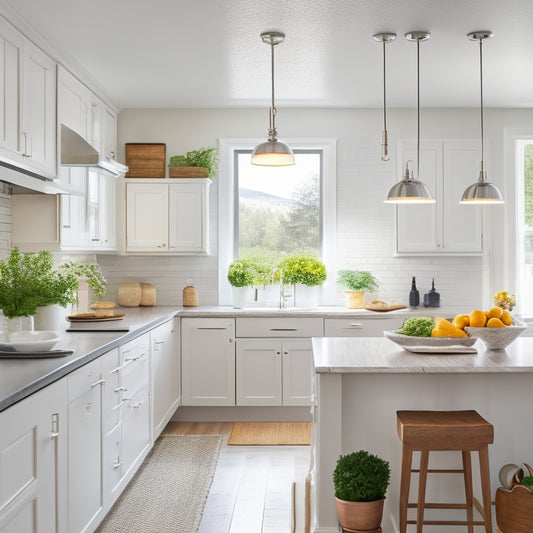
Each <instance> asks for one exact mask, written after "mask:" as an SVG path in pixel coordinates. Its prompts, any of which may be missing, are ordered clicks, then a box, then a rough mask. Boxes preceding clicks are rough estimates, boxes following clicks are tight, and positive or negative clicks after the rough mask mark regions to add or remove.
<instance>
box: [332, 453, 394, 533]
mask: <svg viewBox="0 0 533 533" xmlns="http://www.w3.org/2000/svg"><path fill="white" fill-rule="evenodd" d="M389 482H390V466H389V463H388V461H385V460H384V459H381V458H380V457H377V456H376V455H372V454H370V453H369V452H367V451H365V450H359V451H357V452H352V453H349V454H348V455H341V456H340V457H339V459H338V460H337V465H336V467H335V470H334V471H333V485H334V487H335V501H336V505H337V514H338V516H339V522H340V524H341V526H342V527H343V528H345V529H346V530H348V531H373V530H376V529H378V528H379V527H380V524H381V519H382V517H383V504H384V502H385V493H386V492H387V488H388V486H389Z"/></svg>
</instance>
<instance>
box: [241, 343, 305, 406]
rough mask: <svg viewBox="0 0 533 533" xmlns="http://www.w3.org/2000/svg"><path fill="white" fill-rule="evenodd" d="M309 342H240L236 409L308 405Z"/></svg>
mask: <svg viewBox="0 0 533 533" xmlns="http://www.w3.org/2000/svg"><path fill="white" fill-rule="evenodd" d="M312 364H313V352H312V346H311V340H310V339H290V340H288V339H284V340H278V339H276V340H274V339H237V341H236V375H237V378H236V381H237V405H309V404H310V402H311V379H312Z"/></svg>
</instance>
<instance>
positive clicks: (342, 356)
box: [313, 337, 533, 374]
mask: <svg viewBox="0 0 533 533" xmlns="http://www.w3.org/2000/svg"><path fill="white" fill-rule="evenodd" d="M474 348H476V349H477V353H473V354H425V353H411V352H408V351H406V350H403V349H402V348H400V347H399V346H398V345H396V344H394V343H393V342H392V341H390V340H389V339H387V338H385V337H353V338H347V337H338V338H328V337H321V338H318V337H315V338H313V354H314V364H315V370H316V372H317V373H319V374H322V373H341V374H344V373H358V374H361V373H389V374H421V373H425V374H441V373H508V372H533V338H530V337H519V338H518V339H516V340H515V341H514V342H512V343H511V344H510V345H509V346H508V347H507V348H506V349H505V350H487V349H486V348H485V345H484V344H483V342H482V341H480V340H477V341H476V343H475V344H474Z"/></svg>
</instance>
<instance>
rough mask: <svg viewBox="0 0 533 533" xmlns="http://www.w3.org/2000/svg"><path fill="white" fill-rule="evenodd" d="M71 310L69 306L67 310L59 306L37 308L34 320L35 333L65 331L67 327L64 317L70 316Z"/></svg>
mask: <svg viewBox="0 0 533 533" xmlns="http://www.w3.org/2000/svg"><path fill="white" fill-rule="evenodd" d="M71 308H72V306H71V305H70V304H69V305H68V306H67V308H64V307H61V306H60V305H59V304H55V305H46V306H42V307H38V308H37V313H36V315H35V320H34V325H35V331H55V330H62V329H66V328H67V326H68V322H67V320H66V316H67V315H69V314H70V310H69V309H71Z"/></svg>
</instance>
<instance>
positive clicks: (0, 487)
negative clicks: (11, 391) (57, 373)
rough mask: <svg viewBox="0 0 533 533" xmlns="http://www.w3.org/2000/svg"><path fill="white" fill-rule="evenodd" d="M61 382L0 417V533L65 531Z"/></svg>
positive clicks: (64, 419)
mask: <svg viewBox="0 0 533 533" xmlns="http://www.w3.org/2000/svg"><path fill="white" fill-rule="evenodd" d="M66 422H67V381H66V379H60V380H59V381H57V382H55V383H53V384H51V385H49V386H47V387H46V388H44V389H42V390H40V391H39V392H36V393H35V394H32V395H31V396H29V397H28V398H26V399H24V400H22V401H20V402H18V403H17V404H15V405H13V406H12V407H10V408H8V409H6V410H5V411H2V412H1V413H0V428H2V430H1V431H0V532H1V533H38V532H39V533H43V532H46V533H56V532H62V531H68V527H67V524H66V519H67V513H66V510H67V509H66V504H65V501H64V495H65V494H66V490H67V486H66V462H67V433H66V431H67V423H66Z"/></svg>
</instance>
